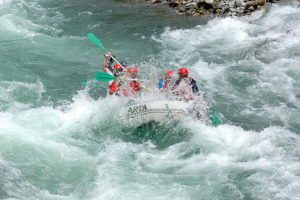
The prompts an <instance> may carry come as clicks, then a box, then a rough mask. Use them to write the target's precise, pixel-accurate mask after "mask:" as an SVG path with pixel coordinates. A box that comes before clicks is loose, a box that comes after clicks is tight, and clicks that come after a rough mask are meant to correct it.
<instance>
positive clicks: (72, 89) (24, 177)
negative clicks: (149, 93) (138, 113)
mask: <svg viewBox="0 0 300 200" xmlns="http://www.w3.org/2000/svg"><path fill="white" fill-rule="evenodd" d="M103 2H104V3H103ZM103 2H102V3H101V2H98V1H92V0H91V1H88V2H87V3H86V2H84V3H82V2H69V1H63V2H60V3H57V2H54V1H50V0H39V1H36V0H30V1H14V0H10V1H9V0H7V1H5V0H2V1H1V0H0V36H1V38H0V93H1V95H0V146H1V148H0V199H95V200H96V199H178V200H179V199H264V200H265V199H272V200H274V199H291V200H295V199H300V193H299V188H300V161H299V159H300V154H299V152H300V138H299V133H300V132H299V130H300V121H299V119H300V111H299V107H300V101H299V98H300V96H299V94H300V68H299V67H298V66H299V63H300V44H299V43H300V7H299V2H298V1H289V2H283V3H281V4H273V5H271V6H270V7H268V8H266V9H264V10H260V11H257V12H255V13H253V15H251V16H245V17H239V18H238V17H226V18H214V19H211V20H209V21H208V22H207V23H206V24H201V25H191V26H190V27H186V25H183V24H180V23H179V24H178V25H174V26H173V25H172V26H169V27H168V26H167V25H166V24H167V22H170V24H176V23H177V22H178V21H176V20H177V19H176V20H175V21H172V19H170V18H169V19H165V20H166V21H164V23H165V24H164V25H162V24H160V22H159V21H158V20H157V22H148V19H149V16H148V15H147V13H144V12H143V11H144V10H143V9H142V8H140V7H139V6H141V7H142V6H144V5H139V4H138V5H135V4H133V5H134V6H130V5H128V4H125V3H123V2H111V1H106V0H104V1H103ZM103 8H106V9H103ZM124 8H126V9H128V11H127V10H126V9H124ZM118 9H119V10H118ZM147 9H149V10H150V9H151V8H147ZM124 12H125V13H124ZM149 12H152V11H151V10H150V11H149ZM153 13H155V12H154V11H153ZM158 14H159V13H155V15H158ZM153 15H154V14H153ZM137 16H138V17H137ZM124 18H125V19H124ZM139 20H141V21H142V22H139ZM143 20H145V21H143ZM168 20H169V21H168ZM128 21H130V22H131V23H128ZM114 23H115V24H117V25H114ZM134 23H135V24H134ZM145 23H152V24H151V25H152V27H153V28H152V29H151V26H150V27H149V30H148V32H143V31H142V30H144V28H143V27H144V26H145ZM155 23H157V24H155ZM191 23H195V22H191ZM73 27H75V28H73ZM117 27H123V32H119V31H112V29H113V30H117ZM89 32H94V33H95V34H96V33H97V34H96V35H97V36H98V35H100V36H101V37H100V38H101V41H103V42H104V44H105V46H109V47H110V49H113V50H114V49H116V50H115V51H116V52H117V53H118V56H119V57H121V58H124V59H128V60H129V61H131V62H132V63H134V64H136V65H137V66H138V69H139V73H140V77H142V79H143V80H146V79H147V78H149V76H150V75H151V76H154V77H157V78H159V77H160V76H161V75H162V74H163V73H164V72H165V71H167V70H170V69H173V70H177V69H178V68H179V67H187V68H188V69H189V70H190V74H191V76H192V77H193V78H195V79H196V80H197V81H198V85H199V87H200V88H201V90H202V91H203V92H204V97H205V100H206V101H207V102H209V103H210V104H212V105H214V107H215V108H216V110H218V111H219V112H220V113H221V115H222V116H223V118H224V125H221V126H219V127H211V126H207V125H205V124H204V123H201V122H198V121H191V120H188V119H186V120H182V121H170V122H169V123H167V124H165V125H162V126H149V127H140V128H136V127H132V128H124V127H125V126H124V125H123V124H122V122H120V121H119V117H118V115H116V113H118V112H119V111H120V109H121V108H122V106H123V105H124V104H125V102H124V101H122V100H120V99H119V98H117V97H106V91H105V90H101V89H96V88H90V87H87V86H84V85H81V81H84V80H88V81H93V80H94V74H95V72H96V71H100V69H101V67H100V62H101V61H102V59H103V55H102V54H103V52H100V50H99V49H98V48H97V47H96V46H95V45H93V44H92V43H91V42H90V41H88V39H87V38H86V34H87V33H89ZM103 35H104V36H103ZM105 35H106V36H105ZM107 35H109V36H107ZM111 38H117V39H115V40H113V39H111ZM129 47H130V48H129ZM127 55H128V56H127ZM134 55H138V56H137V58H136V57H135V56H134ZM133 58H134V59H133ZM135 58H136V60H135ZM99 84H101V85H102V86H105V87H107V84H105V83H99Z"/></svg>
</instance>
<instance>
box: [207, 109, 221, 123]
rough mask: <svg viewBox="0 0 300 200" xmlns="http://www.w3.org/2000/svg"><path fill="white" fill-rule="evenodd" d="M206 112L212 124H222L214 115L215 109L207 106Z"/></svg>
mask: <svg viewBox="0 0 300 200" xmlns="http://www.w3.org/2000/svg"><path fill="white" fill-rule="evenodd" d="M206 113H207V115H208V117H209V119H210V121H211V123H212V125H213V126H219V125H221V124H222V122H221V120H220V119H219V118H218V117H217V116H216V115H217V113H216V111H215V109H213V108H208V109H207V110H206Z"/></svg>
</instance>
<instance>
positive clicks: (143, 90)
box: [139, 85, 147, 92]
mask: <svg viewBox="0 0 300 200" xmlns="http://www.w3.org/2000/svg"><path fill="white" fill-rule="evenodd" d="M146 90H147V88H146V87H145V86H143V85H140V87H139V91H140V92H145V91H146Z"/></svg>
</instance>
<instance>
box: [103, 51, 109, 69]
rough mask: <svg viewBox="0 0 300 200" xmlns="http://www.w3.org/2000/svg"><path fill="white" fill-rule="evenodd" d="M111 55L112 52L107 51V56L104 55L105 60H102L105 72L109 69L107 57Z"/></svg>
mask: <svg viewBox="0 0 300 200" xmlns="http://www.w3.org/2000/svg"><path fill="white" fill-rule="evenodd" d="M110 56H111V53H110V52H108V53H106V54H105V56H104V60H103V62H102V69H103V71H104V72H105V73H108V69H107V58H108V57H110Z"/></svg>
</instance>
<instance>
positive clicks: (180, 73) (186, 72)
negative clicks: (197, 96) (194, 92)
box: [178, 68, 189, 75]
mask: <svg viewBox="0 0 300 200" xmlns="http://www.w3.org/2000/svg"><path fill="white" fill-rule="evenodd" d="M178 74H179V75H184V74H186V75H188V74H189V71H188V70H187V69H186V68H180V69H179V70H178Z"/></svg>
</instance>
